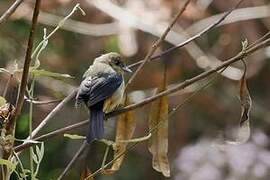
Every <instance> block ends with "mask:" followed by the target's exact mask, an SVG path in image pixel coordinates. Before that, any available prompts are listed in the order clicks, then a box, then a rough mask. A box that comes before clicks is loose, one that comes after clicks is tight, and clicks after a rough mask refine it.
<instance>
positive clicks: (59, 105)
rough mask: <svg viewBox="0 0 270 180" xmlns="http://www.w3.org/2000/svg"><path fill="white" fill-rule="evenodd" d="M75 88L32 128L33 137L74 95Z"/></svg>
mask: <svg viewBox="0 0 270 180" xmlns="http://www.w3.org/2000/svg"><path fill="white" fill-rule="evenodd" d="M76 93H77V89H76V90H74V91H72V93H70V94H69V95H68V96H67V97H65V99H63V101H61V102H60V103H59V104H58V105H57V106H56V107H55V108H54V109H53V110H52V111H51V112H50V113H49V114H48V115H47V116H46V117H45V118H44V120H43V121H42V122H41V123H40V124H39V125H38V126H37V127H36V128H35V129H34V130H33V132H32V134H31V135H32V137H35V136H36V135H37V133H38V132H39V131H40V130H41V129H42V128H43V127H44V126H45V125H46V124H47V123H48V122H49V121H50V120H51V119H52V117H54V116H55V115H56V113H57V112H59V111H60V110H61V109H62V108H63V107H64V106H65V105H66V104H67V103H68V102H69V101H70V100H71V99H73V98H74V97H75V95H76ZM28 138H29V137H28Z"/></svg>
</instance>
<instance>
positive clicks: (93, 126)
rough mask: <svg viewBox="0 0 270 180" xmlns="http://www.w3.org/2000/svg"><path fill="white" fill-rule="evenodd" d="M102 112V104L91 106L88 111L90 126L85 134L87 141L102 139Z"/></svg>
mask: <svg viewBox="0 0 270 180" xmlns="http://www.w3.org/2000/svg"><path fill="white" fill-rule="evenodd" d="M103 123H104V112H103V105H102V106H101V107H100V106H96V107H92V108H91V113H90V127H89V130H88V134H87V138H86V140H87V142H88V143H91V142H92V141H94V140H95V139H102V138H103V135H104V124H103Z"/></svg>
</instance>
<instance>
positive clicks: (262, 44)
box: [15, 38, 270, 152]
mask: <svg viewBox="0 0 270 180" xmlns="http://www.w3.org/2000/svg"><path fill="white" fill-rule="evenodd" d="M269 43H270V38H268V39H266V40H264V41H262V42H259V43H258V44H256V45H253V46H252V47H251V48H250V47H248V49H247V50H246V52H245V53H244V54H243V53H241V52H240V53H238V54H237V55H236V56H234V57H232V58H230V59H228V60H226V61H224V62H223V63H222V64H220V65H219V66H217V67H215V68H212V69H210V70H208V71H206V72H204V73H201V74H199V75H197V76H195V77H193V78H191V79H188V80H186V81H184V82H182V83H180V84H178V85H176V86H174V87H173V88H170V89H168V90H166V91H163V92H161V93H159V94H157V95H155V96H152V97H149V98H146V99H144V100H142V101H141V102H139V103H136V104H132V105H129V106H126V107H124V108H122V109H118V110H116V111H113V112H111V113H108V114H106V118H110V117H112V116H116V115H119V114H122V113H125V112H127V111H131V110H133V109H136V108H139V107H142V106H143V105H145V104H148V103H150V102H152V101H154V100H156V99H158V98H160V97H162V96H165V95H168V94H172V93H174V92H176V91H179V90H181V89H184V88H186V87H188V86H190V85H192V84H194V83H195V82H198V81H200V80H202V79H204V78H206V77H208V76H209V75H211V74H213V73H215V72H218V71H219V70H221V69H223V68H224V67H227V66H228V65H230V64H232V63H234V62H236V61H239V60H241V59H242V58H243V57H245V56H247V55H250V54H252V53H254V52H255V51H257V50H259V49H261V48H264V47H265V46H266V45H268V44H269ZM88 123H89V120H84V121H82V122H79V123H76V124H73V125H70V126H67V127H64V128H61V129H58V130H56V131H53V132H50V133H48V134H45V135H42V136H40V137H38V138H34V140H40V141H43V140H47V139H49V138H52V137H55V136H57V135H60V134H63V133H65V132H67V131H70V130H73V129H76V128H79V127H81V126H84V125H86V124H88ZM29 146H31V143H26V144H23V145H19V146H17V147H15V150H16V152H17V151H21V150H23V149H25V148H27V147H29Z"/></svg>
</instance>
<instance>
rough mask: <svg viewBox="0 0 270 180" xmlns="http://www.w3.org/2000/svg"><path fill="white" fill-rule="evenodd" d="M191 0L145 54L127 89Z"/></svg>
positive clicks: (187, 0)
mask: <svg viewBox="0 0 270 180" xmlns="http://www.w3.org/2000/svg"><path fill="white" fill-rule="evenodd" d="M189 2H190V0H186V2H185V3H184V5H183V7H182V8H181V9H180V10H179V12H178V13H177V15H176V16H175V17H174V18H173V20H172V22H171V23H170V24H169V26H168V27H167V28H166V30H165V31H164V33H163V34H162V35H161V37H160V38H159V39H158V40H157V41H156V42H155V43H154V44H153V45H152V47H151V49H150V51H148V53H147V55H146V56H145V58H144V60H142V63H141V64H140V66H139V67H138V69H137V70H136V71H135V72H134V73H133V75H132V76H131V78H130V79H129V81H128V82H127V85H126V89H127V87H129V85H130V84H131V83H132V82H133V81H134V79H135V78H136V76H137V75H138V73H139V72H140V71H141V70H142V68H143V67H144V65H145V64H146V62H148V61H149V60H150V58H151V56H152V55H153V54H154V52H155V51H156V50H157V48H158V47H159V46H160V44H161V43H162V42H163V41H164V39H165V38H166V36H167V35H168V33H169V32H170V30H171V29H172V27H173V25H174V24H175V23H176V21H177V19H178V18H179V17H180V16H181V15H182V14H183V12H184V11H185V9H186V7H187V5H188V4H189Z"/></svg>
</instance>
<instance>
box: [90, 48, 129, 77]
mask: <svg viewBox="0 0 270 180" xmlns="http://www.w3.org/2000/svg"><path fill="white" fill-rule="evenodd" d="M95 61H97V62H100V63H105V64H107V65H109V66H111V67H112V68H113V69H114V70H115V71H116V72H117V73H120V74H123V73H124V72H130V73H131V72H132V71H131V70H130V69H129V68H128V67H127V66H126V64H125V62H124V60H123V59H122V57H121V55H120V54H118V53H115V52H111V53H107V54H103V55H102V56H100V57H98V58H96V59H95Z"/></svg>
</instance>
